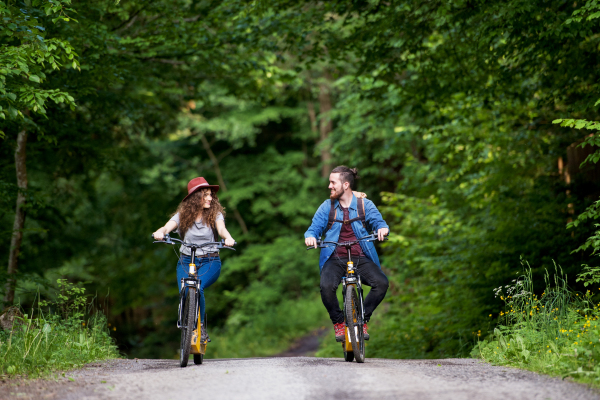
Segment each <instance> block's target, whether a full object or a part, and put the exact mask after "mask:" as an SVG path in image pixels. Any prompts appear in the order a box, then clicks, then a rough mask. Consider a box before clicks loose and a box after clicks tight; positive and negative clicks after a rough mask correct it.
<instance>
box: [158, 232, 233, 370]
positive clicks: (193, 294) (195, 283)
mask: <svg viewBox="0 0 600 400" xmlns="http://www.w3.org/2000/svg"><path fill="white" fill-rule="evenodd" d="M152 238H153V239H154V235H152ZM154 243H164V244H170V245H175V244H177V243H179V244H181V245H183V246H185V247H188V248H189V249H190V251H191V253H192V254H191V262H190V264H189V270H188V274H189V276H188V277H187V278H182V279H181V282H180V284H181V291H180V292H179V312H178V320H177V328H179V329H181V347H180V350H179V365H180V366H181V367H182V368H183V367H186V366H187V364H188V361H189V359H190V353H191V354H193V355H194V364H202V362H203V360H204V354H205V353H206V345H207V343H208V340H207V339H204V340H202V338H205V337H206V338H207V337H208V335H205V334H204V335H203V332H204V333H205V332H206V316H205V317H204V324H202V323H201V318H200V315H199V314H200V313H199V312H198V301H199V299H200V283H201V279H200V277H199V276H198V274H197V270H196V250H198V249H202V248H203V247H206V246H214V247H215V248H217V249H230V250H235V249H234V248H233V247H228V246H225V241H224V240H221V241H220V242H207V243H203V244H200V245H197V244H194V243H185V242H184V241H182V240H179V239H175V238H171V237H170V236H169V235H165V239H164V240H157V241H155V242H154Z"/></svg>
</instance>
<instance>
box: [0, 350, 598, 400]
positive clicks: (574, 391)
mask: <svg viewBox="0 0 600 400" xmlns="http://www.w3.org/2000/svg"><path fill="white" fill-rule="evenodd" d="M69 378H70V379H69ZM0 398H2V399H9V398H19V399H28V398H31V399H61V400H62V399H65V400H70V399H90V400H91V399H136V400H139V399H149V400H154V399H156V400H158V399H160V400H165V399H173V400H175V399H190V400H191V399H211V400H220V399H223V400H225V399H226V400H232V399H234V400H237V399H239V400H245V399H248V400H250V399H261V400H264V399H278V400H279V399H285V400H294V399H307V400H320V399H328V400H329V399H336V400H338V399H340V400H341V399H343V400H351V399H360V400H366V399H376V400H385V399H402V400H413V399H414V400H429V399H432V400H433V399H435V400H445V399H449V400H450V399H451V400H460V399H474V400H475V399H477V400H495V399H498V400H500V399H501V400H512V399H527V400H534V399H544V400H546V399H553V400H563V399H568V400H584V399H585V400H587V399H600V395H599V394H598V392H597V391H593V390H592V389H589V388H587V387H586V386H584V385H579V384H576V383H573V382H568V381H563V380H560V379H558V378H550V377H546V376H542V375H537V374H534V373H531V372H527V371H522V370H518V369H512V368H503V367H493V366H490V365H488V364H485V363H482V362H480V361H479V360H473V359H444V360H383V359H367V361H366V363H364V364H357V363H356V362H352V363H347V362H344V361H343V360H342V359H325V358H313V357H292V358H254V359H252V358H250V359H226V360H205V362H204V364H203V365H194V364H193V363H192V364H191V365H189V366H188V367H187V368H180V367H179V364H178V362H177V361H175V360H113V361H111V362H108V363H102V364H91V365H89V366H87V367H86V368H83V369H81V370H79V371H75V372H72V373H69V374H67V375H66V376H65V377H60V378H59V379H58V380H55V381H35V382H29V383H22V384H19V385H16V384H14V383H12V384H4V385H3V386H0Z"/></svg>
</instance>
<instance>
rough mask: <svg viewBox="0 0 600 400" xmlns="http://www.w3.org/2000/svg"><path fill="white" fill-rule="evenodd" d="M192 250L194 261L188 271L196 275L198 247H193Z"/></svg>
mask: <svg viewBox="0 0 600 400" xmlns="http://www.w3.org/2000/svg"><path fill="white" fill-rule="evenodd" d="M191 251H192V254H191V256H192V262H191V264H190V269H189V271H188V273H189V274H190V275H195V274H196V248H195V247H192V248H191Z"/></svg>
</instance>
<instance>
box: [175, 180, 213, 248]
mask: <svg viewBox="0 0 600 400" xmlns="http://www.w3.org/2000/svg"><path fill="white" fill-rule="evenodd" d="M209 193H210V194H211V195H212V201H211V202H210V208H204V205H203V203H204V198H205V197H206V196H207V195H208V194H209ZM177 213H179V226H178V228H177V230H178V231H179V236H181V238H182V239H183V238H185V233H186V232H187V231H188V229H190V228H191V227H192V225H193V224H194V222H195V221H196V218H198V215H199V214H202V223H203V224H205V225H206V226H210V227H211V228H213V229H215V225H216V224H215V222H216V220H217V215H219V213H221V214H223V217H225V209H224V208H223V206H222V205H221V203H219V198H218V197H217V195H216V193H214V192H212V191H211V190H210V189H201V190H198V191H196V192H194V193H193V194H192V195H191V196H190V197H188V198H187V199H185V200H183V201H182V202H181V203H179V206H178V207H177V211H176V212H175V214H177ZM175 214H173V215H175Z"/></svg>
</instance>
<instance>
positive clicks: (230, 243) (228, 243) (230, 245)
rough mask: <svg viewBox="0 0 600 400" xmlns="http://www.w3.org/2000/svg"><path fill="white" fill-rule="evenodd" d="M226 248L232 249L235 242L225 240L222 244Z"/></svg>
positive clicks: (230, 239) (231, 239)
mask: <svg viewBox="0 0 600 400" xmlns="http://www.w3.org/2000/svg"><path fill="white" fill-rule="evenodd" d="M223 244H224V245H225V246H227V247H233V245H235V240H233V238H229V239H225V243H223Z"/></svg>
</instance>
